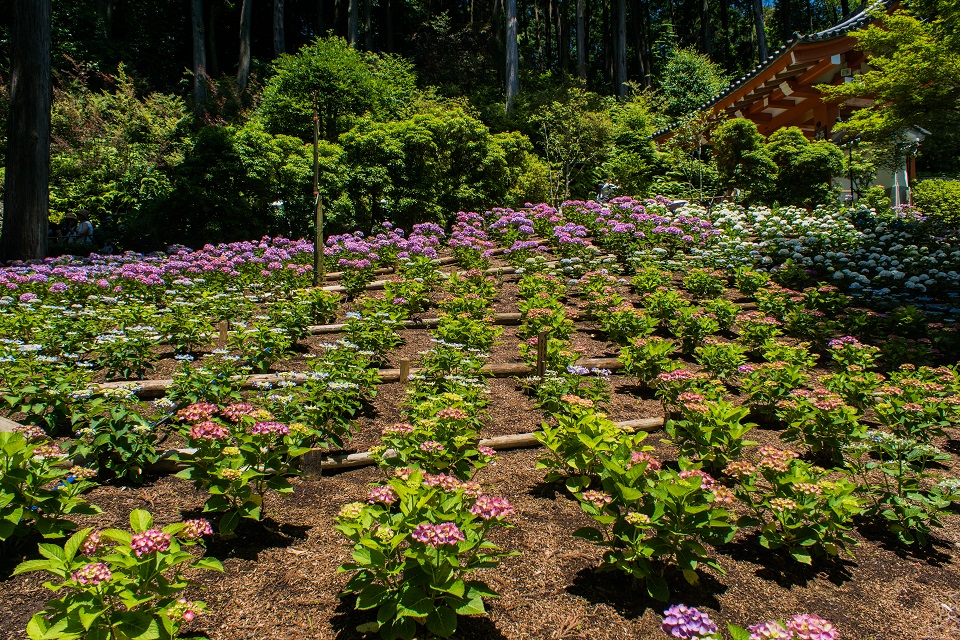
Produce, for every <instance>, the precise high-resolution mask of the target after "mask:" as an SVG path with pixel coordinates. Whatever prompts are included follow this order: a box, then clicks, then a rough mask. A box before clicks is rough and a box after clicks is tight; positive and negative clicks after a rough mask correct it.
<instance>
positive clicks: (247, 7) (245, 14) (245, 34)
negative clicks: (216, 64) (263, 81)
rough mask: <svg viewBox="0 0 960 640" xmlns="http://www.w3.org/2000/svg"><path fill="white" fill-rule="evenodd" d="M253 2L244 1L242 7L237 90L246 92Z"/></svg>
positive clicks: (248, 76)
mask: <svg viewBox="0 0 960 640" xmlns="http://www.w3.org/2000/svg"><path fill="white" fill-rule="evenodd" d="M252 12H253V0H243V6H241V7H240V62H239V63H238V65H237V88H238V89H240V91H246V89H247V81H248V80H250V14H251V13H252Z"/></svg>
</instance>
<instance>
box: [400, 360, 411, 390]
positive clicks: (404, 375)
mask: <svg viewBox="0 0 960 640" xmlns="http://www.w3.org/2000/svg"><path fill="white" fill-rule="evenodd" d="M409 379H410V360H409V359H407V358H404V359H403V360H401V361H400V384H402V385H403V386H404V387H406V386H407V381H408V380H409Z"/></svg>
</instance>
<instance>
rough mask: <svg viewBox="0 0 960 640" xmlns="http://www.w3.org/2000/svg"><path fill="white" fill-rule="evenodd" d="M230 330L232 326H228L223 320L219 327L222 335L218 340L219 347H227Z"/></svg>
mask: <svg viewBox="0 0 960 640" xmlns="http://www.w3.org/2000/svg"><path fill="white" fill-rule="evenodd" d="M229 329H230V325H228V324H227V321H226V320H221V321H220V325H219V330H220V335H219V336H218V339H217V346H218V347H225V346H227V331H228V330H229Z"/></svg>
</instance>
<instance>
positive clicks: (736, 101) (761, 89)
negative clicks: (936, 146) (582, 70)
mask: <svg viewBox="0 0 960 640" xmlns="http://www.w3.org/2000/svg"><path fill="white" fill-rule="evenodd" d="M898 4H899V3H898V2H896V0H878V1H877V2H875V3H873V4H871V5H870V6H869V7H867V8H865V9H863V10H862V11H860V12H858V13H855V14H853V15H852V16H850V17H849V18H847V19H846V20H844V21H843V22H841V23H840V24H838V25H836V26H834V27H831V28H829V29H826V30H825V31H820V32H817V33H812V34H808V35H801V34H794V37H793V39H791V40H790V41H789V42H788V43H787V44H786V45H785V46H783V47H782V48H780V49H778V50H777V51H774V52H773V54H772V55H771V56H770V57H768V58H767V59H766V60H765V61H763V62H762V63H761V64H759V65H757V66H756V67H755V68H754V69H753V70H752V71H751V72H750V73H748V74H747V75H745V76H743V77H741V78H739V79H737V80H735V81H734V82H733V83H731V84H730V86H728V87H727V88H726V89H724V90H723V91H722V92H721V93H719V94H718V95H716V96H714V97H713V98H712V99H710V100H709V101H707V102H705V103H704V104H702V105H700V106H699V107H698V109H697V110H698V111H703V110H709V111H710V112H711V113H712V114H714V115H716V116H717V117H723V116H726V117H731V118H749V119H750V120H752V121H753V122H755V123H756V125H757V129H758V130H759V131H760V133H762V134H763V135H765V136H769V135H770V134H771V133H773V132H774V131H776V130H777V129H781V128H783V127H798V128H799V129H800V130H801V131H803V133H804V134H805V135H806V136H807V137H808V138H810V139H811V140H832V141H833V142H835V143H837V144H840V145H849V144H851V143H855V141H853V140H848V139H845V138H844V137H843V135H842V134H841V133H840V132H836V133H834V131H833V129H834V127H835V126H836V124H837V123H838V122H840V121H843V120H845V119H846V118H847V117H849V116H850V114H851V113H852V112H853V111H854V110H855V109H859V108H863V107H868V106H870V105H871V104H872V101H869V100H849V101H847V102H846V103H844V104H843V105H842V106H841V105H839V104H835V103H828V102H826V101H824V99H823V94H822V93H821V92H820V91H819V90H818V89H817V85H823V84H840V83H842V82H852V81H853V78H854V76H856V75H857V74H860V73H863V72H865V71H867V70H868V69H869V60H868V56H867V54H865V53H864V52H863V51H858V50H857V49H856V45H857V40H856V38H854V37H853V36H852V35H850V34H851V33H852V32H854V31H857V30H859V29H863V28H865V27H867V26H868V25H869V24H870V23H871V22H873V20H874V17H873V14H874V12H876V11H877V10H886V11H888V12H891V11H893V10H894V9H896V7H897V6H898ZM925 134H926V132H925V131H923V130H922V129H920V128H918V127H917V128H912V129H911V130H908V131H907V132H905V137H906V139H907V140H908V141H909V142H912V143H913V144H914V146H913V149H912V151H911V150H909V149H908V150H907V151H906V152H905V153H904V161H903V163H901V166H900V167H899V168H898V169H897V170H890V169H881V170H880V171H879V172H878V174H877V176H876V179H875V180H874V183H875V184H882V185H884V186H885V187H887V188H888V193H889V194H890V197H891V199H892V200H893V201H894V204H900V203H905V202H907V201H908V194H909V187H908V185H909V184H910V183H911V181H912V180H913V179H914V178H915V177H916V158H915V150H916V146H915V145H919V144H920V142H921V141H922V140H923V137H924V135H925ZM672 135H673V130H672V127H671V128H666V129H662V130H660V131H657V132H656V133H654V134H653V136H652V137H653V139H654V140H655V141H657V142H664V141H666V140H668V139H669V138H670V137H671V136H672ZM848 148H849V147H848ZM839 182H840V184H841V188H842V189H843V190H844V191H845V192H846V193H849V192H850V181H849V180H847V179H841V180H840V181H839Z"/></svg>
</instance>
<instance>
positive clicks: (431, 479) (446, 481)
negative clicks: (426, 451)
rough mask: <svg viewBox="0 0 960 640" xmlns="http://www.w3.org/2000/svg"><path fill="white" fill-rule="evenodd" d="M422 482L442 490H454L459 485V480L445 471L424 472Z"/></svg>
mask: <svg viewBox="0 0 960 640" xmlns="http://www.w3.org/2000/svg"><path fill="white" fill-rule="evenodd" d="M423 484H425V485H427V486H428V487H440V488H441V489H443V490H444V491H456V490H457V489H459V488H460V486H461V482H460V480H458V479H457V478H455V477H454V476H451V475H447V474H445V473H437V474H433V473H425V474H423Z"/></svg>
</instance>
